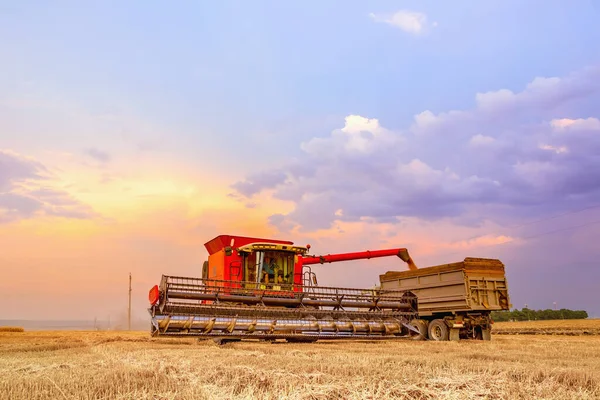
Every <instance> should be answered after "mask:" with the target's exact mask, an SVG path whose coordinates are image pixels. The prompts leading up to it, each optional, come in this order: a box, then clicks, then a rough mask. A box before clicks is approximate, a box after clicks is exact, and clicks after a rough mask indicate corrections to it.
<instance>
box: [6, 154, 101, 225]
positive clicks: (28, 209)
mask: <svg viewBox="0 0 600 400" xmlns="http://www.w3.org/2000/svg"><path fill="white" fill-rule="evenodd" d="M51 177H52V175H51V173H50V172H49V171H48V169H47V168H46V167H45V166H44V165H42V164H41V163H39V162H37V161H35V160H33V159H31V158H27V157H24V156H22V155H20V154H17V153H14V152H12V151H9V150H1V149H0V223H8V222H13V221H17V220H21V219H27V218H33V217H36V216H44V215H45V216H57V217H64V218H77V219H85V218H91V217H93V216H94V215H95V213H94V212H93V210H92V209H91V208H90V207H89V206H87V205H85V204H83V203H81V202H80V201H79V200H77V199H75V198H74V197H72V196H71V195H70V194H69V193H67V192H66V191H64V190H61V189H57V188H53V187H51V186H50V180H51Z"/></svg>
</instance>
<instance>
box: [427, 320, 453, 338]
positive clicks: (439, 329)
mask: <svg viewBox="0 0 600 400" xmlns="http://www.w3.org/2000/svg"><path fill="white" fill-rule="evenodd" d="M428 333H429V339H430V340H435V341H445V340H448V339H449V330H448V325H446V323H445V322H444V320H441V319H434V320H433V321H431V322H430V323H429V329H428Z"/></svg>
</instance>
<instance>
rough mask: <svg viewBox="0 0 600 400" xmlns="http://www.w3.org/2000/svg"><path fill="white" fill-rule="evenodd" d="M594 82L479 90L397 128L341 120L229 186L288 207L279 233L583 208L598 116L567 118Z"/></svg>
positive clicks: (590, 197) (592, 188)
mask: <svg viewBox="0 0 600 400" xmlns="http://www.w3.org/2000/svg"><path fill="white" fill-rule="evenodd" d="M598 78H600V69H599V68H585V69H583V70H580V71H576V72H574V73H572V74H570V75H569V76H566V77H561V78H558V77H551V78H543V77H537V78H535V79H533V80H532V81H531V82H530V83H529V84H527V85H525V87H524V89H523V90H522V91H519V92H513V91H511V90H508V89H501V90H497V91H490V92H486V93H478V94H476V95H475V106H474V108H472V109H469V110H451V111H448V112H443V113H439V114H437V115H436V114H434V113H432V112H431V111H424V112H422V113H420V114H418V115H416V116H415V118H414V123H413V124H412V125H411V126H409V127H407V128H406V129H403V130H398V131H394V130H390V129H387V128H385V127H384V126H382V124H381V123H380V121H379V120H378V119H376V118H372V117H365V116H360V115H349V116H347V117H346V118H345V121H344V125H343V127H341V128H340V129H335V130H333V131H332V132H331V133H330V134H329V135H320V136H316V137H314V138H312V139H310V140H308V141H306V142H304V143H301V144H300V149H301V150H302V152H303V156H302V157H301V158H299V159H297V160H294V161H293V162H290V163H288V164H287V165H282V166H275V169H274V171H276V172H273V171H265V172H263V173H257V174H254V175H252V176H251V177H249V178H248V179H247V180H246V181H242V182H238V183H236V184H234V185H233V186H234V189H236V190H237V192H238V194H239V195H241V196H246V197H252V196H254V195H257V194H259V193H260V192H262V191H265V190H267V191H270V192H272V193H273V194H272V196H273V197H274V198H275V199H278V200H285V201H291V202H293V205H294V208H293V210H292V211H291V212H289V213H287V214H277V215H274V216H273V217H272V218H271V220H270V222H271V223H272V224H273V225H275V226H277V227H278V228H280V229H286V230H292V229H296V230H297V229H302V230H304V231H316V230H320V229H329V228H331V227H332V226H333V224H334V223H335V221H346V222H349V221H370V222H373V223H380V222H398V221H401V220H403V219H405V218H410V217H416V218H419V219H422V220H429V221H435V220H442V219H448V218H450V219H453V220H454V221H455V222H456V223H458V224H466V225H473V224H475V225H477V224H481V223H482V222H483V221H484V220H485V219H491V220H494V221H495V222H502V220H503V219H504V218H509V217H510V216H511V215H512V216H514V215H528V216H535V215H543V214H544V213H548V212H551V211H560V210H568V209H572V208H574V207H580V206H585V205H588V204H590V203H593V202H598V201H600V186H599V185H598V182H600V158H599V157H598V154H600V129H598V128H599V127H600V125H599V124H598V117H599V115H592V116H587V117H586V118H573V117H572V116H571V115H569V114H570V113H573V109H574V108H573V104H575V105H583V106H589V105H593V104H597V99H598V95H600V85H599V84H598V82H599V81H600V79H598ZM583 108H584V109H585V108H586V107H583ZM587 108H588V109H593V108H591V107H587ZM482 127H485V129H486V131H485V134H483V133H482V132H481V129H482Z"/></svg>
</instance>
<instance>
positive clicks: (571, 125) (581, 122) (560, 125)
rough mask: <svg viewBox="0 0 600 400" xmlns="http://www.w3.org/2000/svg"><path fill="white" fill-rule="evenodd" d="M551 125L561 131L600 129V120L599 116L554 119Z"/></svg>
mask: <svg viewBox="0 0 600 400" xmlns="http://www.w3.org/2000/svg"><path fill="white" fill-rule="evenodd" d="M550 125H551V126H552V127H553V128H554V129H556V130H559V131H563V130H567V131H568V130H590V131H599V130H600V120H599V119H598V118H578V119H569V118H561V119H553V120H552V121H550Z"/></svg>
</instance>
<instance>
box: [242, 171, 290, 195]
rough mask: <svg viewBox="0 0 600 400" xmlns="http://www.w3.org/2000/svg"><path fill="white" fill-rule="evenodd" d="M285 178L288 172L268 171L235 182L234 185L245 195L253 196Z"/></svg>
mask: <svg viewBox="0 0 600 400" xmlns="http://www.w3.org/2000/svg"><path fill="white" fill-rule="evenodd" d="M285 178H286V174H285V173H284V172H282V171H267V172H263V173H259V174H255V175H251V176H249V177H248V178H247V179H246V180H244V181H241V182H237V183H235V184H234V185H232V187H233V188H234V189H235V190H236V191H238V192H239V193H240V194H242V195H244V196H252V195H253V194H256V193H259V192H260V191H262V190H263V189H265V188H269V187H272V186H276V185H278V184H280V183H283V182H284V181H285Z"/></svg>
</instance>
